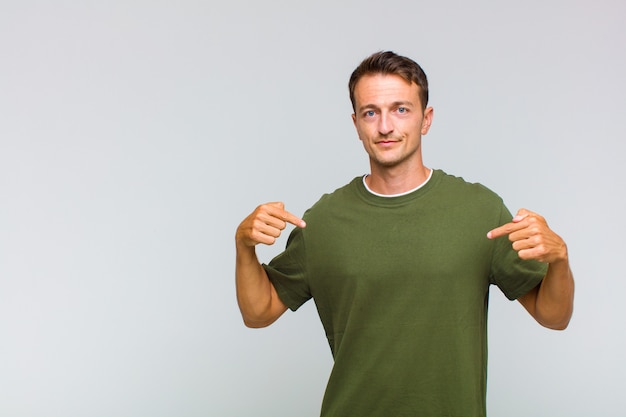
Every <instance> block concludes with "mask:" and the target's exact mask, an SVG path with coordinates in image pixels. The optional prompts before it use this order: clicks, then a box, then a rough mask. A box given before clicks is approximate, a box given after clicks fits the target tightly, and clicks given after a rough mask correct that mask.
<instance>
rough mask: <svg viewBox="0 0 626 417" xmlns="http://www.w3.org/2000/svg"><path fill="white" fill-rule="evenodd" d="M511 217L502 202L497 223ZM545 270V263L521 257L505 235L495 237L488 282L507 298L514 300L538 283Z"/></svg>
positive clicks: (502, 222)
mask: <svg viewBox="0 0 626 417" xmlns="http://www.w3.org/2000/svg"><path fill="white" fill-rule="evenodd" d="M512 218H513V216H511V213H510V212H509V210H508V209H507V208H506V207H505V206H504V204H503V205H502V209H501V212H500V219H499V223H498V224H499V225H503V224H506V223H508V222H510V221H511V220H512ZM547 270H548V265H547V264H545V263H541V262H538V261H533V260H523V259H521V258H520V257H519V255H518V254H517V252H516V251H515V250H514V249H513V246H512V243H511V241H510V240H509V239H508V237H507V236H502V237H499V238H497V239H495V241H494V248H493V256H492V260H491V273H490V282H491V283H492V284H495V285H497V286H498V288H500V290H501V291H502V292H503V293H504V295H505V296H506V297H507V298H508V299H509V300H515V299H517V298H519V297H521V296H522V295H524V294H526V293H527V292H528V291H530V290H532V289H533V288H535V287H536V286H537V285H539V283H540V282H541V280H542V279H543V277H544V276H545V275H546V272H547Z"/></svg>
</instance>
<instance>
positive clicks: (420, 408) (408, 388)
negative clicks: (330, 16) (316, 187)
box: [236, 52, 574, 417]
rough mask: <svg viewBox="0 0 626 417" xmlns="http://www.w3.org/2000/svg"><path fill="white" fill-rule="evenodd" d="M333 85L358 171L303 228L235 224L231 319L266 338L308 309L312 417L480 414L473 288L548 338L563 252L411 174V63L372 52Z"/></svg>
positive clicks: (484, 200) (463, 192)
mask: <svg viewBox="0 0 626 417" xmlns="http://www.w3.org/2000/svg"><path fill="white" fill-rule="evenodd" d="M349 88H350V98H351V100H352V105H353V109H354V114H353V116H352V119H353V121H354V125H355V127H356V130H357V133H358V136H359V138H360V140H361V141H362V143H363V147H364V148H365V151H366V152H367V154H368V155H369V160H370V169H371V172H370V174H368V175H365V176H363V177H357V178H355V179H354V180H352V181H351V182H350V183H349V184H347V185H346V186H344V187H342V188H340V189H338V190H336V191H335V192H333V193H331V194H327V195H324V196H323V197H322V198H321V199H320V200H319V201H318V202H317V203H316V204H315V205H314V206H313V207H311V208H310V209H309V210H307V212H306V213H305V215H304V218H303V219H300V218H298V217H297V216H295V215H293V214H291V213H289V212H288V211H286V210H285V209H284V206H283V204H282V203H268V204H264V205H261V206H259V207H257V209H256V210H255V211H254V212H253V213H252V214H250V215H249V216H248V217H247V218H246V219H245V220H244V221H243V222H242V223H241V224H240V225H239V227H238V229H237V232H236V246H237V261H236V284H237V297H238V302H239V307H240V309H241V313H242V316H243V320H244V322H245V324H246V325H247V326H250V327H264V326H268V325H269V324H271V323H273V322H274V321H275V320H276V319H278V318H279V317H280V316H281V315H282V314H283V313H284V312H285V311H286V309H287V308H290V309H291V310H296V309H298V307H300V306H301V305H302V304H303V303H304V302H306V301H307V300H309V299H310V298H313V299H314V300H315V304H316V306H317V310H318V312H319V316H320V319H321V321H322V324H323V326H324V329H325V331H326V336H327V338H328V342H329V344H330V348H331V351H332V353H333V358H334V361H335V363H334V366H333V370H332V373H331V376H330V379H329V382H328V386H327V389H326V394H325V395H324V400H323V404H322V412H321V415H322V416H324V417H331V416H333V417H346V416H359V417H365V416H395V417H399V416H417V415H419V416H485V414H486V379H487V377H486V371H487V337H486V329H487V302H488V294H489V287H490V285H491V284H494V285H497V286H498V287H499V288H500V289H501V290H502V291H503V292H504V294H505V295H506V296H507V297H508V298H509V299H512V300H513V299H518V300H519V301H520V303H521V304H522V305H523V306H524V307H525V308H526V310H528V312H529V313H530V314H531V315H532V316H533V317H534V318H535V319H536V320H537V321H538V322H539V323H540V324H542V325H543V326H546V327H549V328H553V329H564V328H565V327H567V325H568V322H569V320H570V317H571V314H572V308H573V294H574V281H573V278H572V273H571V271H570V267H569V263H568V255H567V248H566V245H565V242H563V240H562V239H561V238H560V237H559V236H558V235H556V234H555V233H554V232H553V231H552V230H551V229H550V228H549V227H548V225H547V223H546V221H545V220H544V219H543V218H542V217H541V216H539V215H538V214H536V213H533V212H531V211H528V210H525V209H521V210H519V211H518V212H517V214H516V216H515V217H512V216H511V214H510V212H509V211H508V210H507V208H506V207H505V206H504V204H503V203H502V200H501V199H500V198H499V197H498V196H497V195H496V194H495V193H493V192H491V191H490V190H488V189H487V188H485V187H483V186H481V185H479V184H471V183H467V182H465V181H464V180H462V179H461V178H457V177H454V176H451V175H448V174H446V173H444V172H443V171H441V170H434V169H431V168H428V167H426V166H425V165H424V164H423V161H422V153H421V137H422V135H425V134H426V133H428V130H429V128H430V125H431V123H432V121H433V109H432V107H428V106H427V103H428V84H427V79H426V75H425V74H424V72H423V71H422V69H421V68H420V67H419V65H418V64H417V63H415V62H414V61H412V60H410V59H408V58H406V57H402V56H399V55H396V54H395V53H393V52H380V53H376V54H374V55H372V56H370V57H368V58H367V59H365V60H364V61H363V62H362V63H361V64H360V65H359V66H358V67H357V68H356V69H355V71H354V72H353V74H352V76H351V78H350V82H349ZM305 221H306V223H305ZM287 223H291V224H294V225H295V226H297V227H296V228H295V229H294V230H293V232H292V233H291V235H290V236H289V240H288V242H287V247H286V249H285V251H284V252H283V253H281V254H279V255H278V256H277V257H276V258H274V259H273V260H272V261H271V262H270V263H269V264H268V265H265V264H261V263H260V262H259V261H258V259H257V257H256V254H255V246H256V245H257V244H259V243H263V244H268V245H271V244H272V243H274V241H275V239H276V238H277V237H278V236H279V235H280V233H281V231H282V230H283V229H284V228H285V226H286V224H287ZM506 236H508V239H507V238H506Z"/></svg>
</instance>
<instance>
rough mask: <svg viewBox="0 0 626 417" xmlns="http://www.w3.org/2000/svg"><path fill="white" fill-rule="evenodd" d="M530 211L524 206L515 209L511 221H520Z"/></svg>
mask: <svg viewBox="0 0 626 417" xmlns="http://www.w3.org/2000/svg"><path fill="white" fill-rule="evenodd" d="M530 213H531V212H530V211H529V210H526V209H525V208H521V209H519V210H517V213H516V214H515V217H513V223H518V222H521V221H522V220H524V219H525V218H526V217H528V215H529V214H530Z"/></svg>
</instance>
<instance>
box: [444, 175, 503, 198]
mask: <svg viewBox="0 0 626 417" xmlns="http://www.w3.org/2000/svg"><path fill="white" fill-rule="evenodd" d="M433 177H434V178H435V179H437V180H438V183H437V184H438V188H439V191H440V192H443V193H446V194H451V195H454V196H457V197H461V198H463V197H472V198H477V199H481V200H487V201H494V202H502V198H501V197H500V196H499V195H498V194H496V193H495V192H494V191H492V190H491V189H489V188H488V187H486V186H485V185H483V184H481V183H478V182H470V181H467V180H465V179H464V178H463V177H459V176H456V175H452V174H448V173H446V172H445V171H443V170H440V169H437V170H435V172H434V174H433Z"/></svg>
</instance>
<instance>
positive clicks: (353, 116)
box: [352, 113, 356, 127]
mask: <svg viewBox="0 0 626 417" xmlns="http://www.w3.org/2000/svg"><path fill="white" fill-rule="evenodd" d="M352 123H354V127H356V114H354V113H352Z"/></svg>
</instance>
